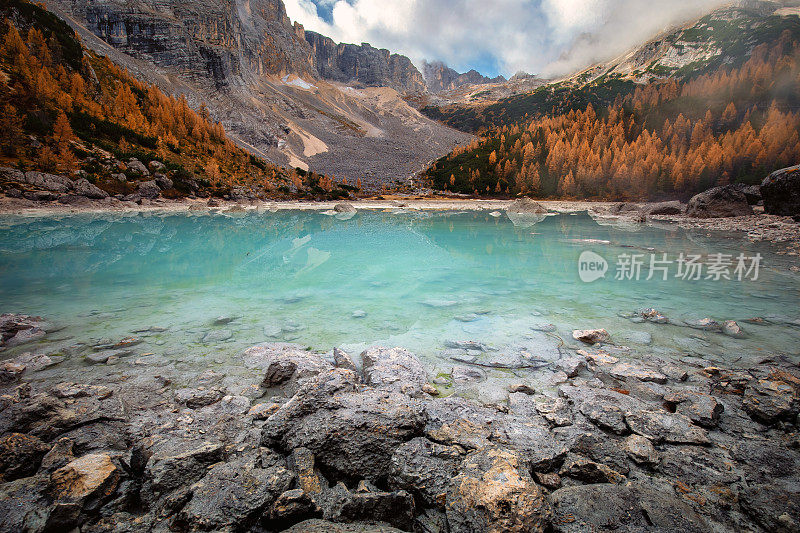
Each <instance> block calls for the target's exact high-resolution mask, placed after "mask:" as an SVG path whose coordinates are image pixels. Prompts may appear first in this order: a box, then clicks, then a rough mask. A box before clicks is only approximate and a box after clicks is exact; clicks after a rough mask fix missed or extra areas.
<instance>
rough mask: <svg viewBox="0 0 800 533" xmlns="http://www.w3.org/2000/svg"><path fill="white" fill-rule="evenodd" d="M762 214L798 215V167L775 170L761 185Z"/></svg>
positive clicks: (799, 181) (799, 167) (799, 168)
mask: <svg viewBox="0 0 800 533" xmlns="http://www.w3.org/2000/svg"><path fill="white" fill-rule="evenodd" d="M761 196H762V197H763V198H764V212H765V213H767V214H770V215H781V216H795V215H800V166H796V167H789V168H784V169H782V170H777V171H775V172H773V173H772V174H770V175H769V176H767V178H766V179H765V180H764V182H763V183H762V184H761Z"/></svg>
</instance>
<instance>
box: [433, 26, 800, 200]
mask: <svg viewBox="0 0 800 533" xmlns="http://www.w3.org/2000/svg"><path fill="white" fill-rule="evenodd" d="M720 13H721V12H716V13H715V14H714V16H715V17H719V16H720ZM747 16H748V17H751V16H755V15H753V14H752V12H750V14H748V15H747ZM706 20H708V19H706ZM752 27H753V28H755V30H754V31H751V32H738V35H737V36H736V37H735V39H733V41H732V42H733V43H734V44H736V46H743V43H748V44H747V47H746V48H738V50H746V51H747V54H746V55H745V56H743V57H740V56H739V55H738V52H735V51H734V50H737V48H735V47H734V48H731V47H730V46H732V45H730V46H727V47H720V48H721V49H723V54H721V55H717V56H715V57H714V58H707V59H706V60H704V62H703V63H702V64H698V63H697V61H692V63H691V64H693V65H695V66H694V67H692V68H687V67H686V66H685V65H684V66H683V67H680V68H678V70H676V71H675V73H674V76H673V77H669V78H662V77H660V76H655V75H654V76H651V77H650V78H648V79H649V81H648V82H647V83H644V84H640V83H635V82H634V80H633V79H630V77H631V76H632V77H637V78H640V77H641V74H637V73H636V71H635V70H633V71H631V72H630V73H629V74H624V73H623V72H616V73H613V74H609V75H607V76H605V75H604V76H602V77H601V78H602V79H598V80H596V81H593V82H590V83H585V84H580V83H577V82H576V83H575V84H574V85H568V84H560V85H559V86H556V87H548V88H544V89H540V90H539V91H536V92H535V93H533V94H531V95H527V96H526V97H521V98H517V99H514V100H509V101H504V102H500V103H498V104H497V105H496V106H495V107H494V109H493V111H494V114H491V115H490V114H486V109H484V110H483V113H484V114H482V115H469V114H468V113H467V112H466V111H465V110H462V113H463V114H462V115H461V116H458V115H450V116H449V118H450V120H453V119H454V118H458V119H464V120H465V123H469V121H473V122H472V124H473V125H477V126H479V127H485V123H486V122H489V123H492V122H494V121H497V122H498V123H501V124H502V123H504V122H505V123H507V124H509V125H503V126H502V127H498V128H494V129H490V130H488V131H487V132H486V133H485V135H484V137H483V138H482V139H480V140H478V141H475V142H473V143H472V144H471V145H469V146H467V147H463V148H459V149H457V150H456V151H454V152H453V153H451V154H450V155H448V156H446V157H444V158H442V159H440V160H439V161H437V162H436V163H435V164H434V165H433V166H432V167H431V168H430V169H429V170H428V171H427V173H426V176H427V177H428V178H429V179H430V180H431V182H432V184H433V185H434V187H435V188H438V189H444V190H449V191H453V192H461V193H472V194H479V195H487V196H493V195H497V196H507V195H520V194H522V195H531V196H536V197H554V198H555V197H557V198H564V197H566V198H574V197H579V198H602V199H614V200H629V199H637V200H639V199H658V198H682V199H686V198H688V197H689V196H691V195H692V194H695V193H697V192H700V191H702V190H705V189H708V188H710V187H712V186H715V185H723V184H728V183H742V184H753V183H759V182H760V181H761V180H762V179H763V178H764V177H765V176H766V175H767V174H769V173H770V172H771V171H773V170H776V169H779V168H783V167H786V166H789V165H792V164H797V162H798V161H800V113H798V112H797V110H798V109H800V18H798V17H797V16H795V15H793V16H788V17H778V16H768V17H764V18H763V19H762V21H761V23H758V24H754V25H753V26H752ZM777 31H780V33H778V34H777V35H775V33H776V32H777ZM760 41H764V42H760ZM717 42H720V41H719V40H718V41H717ZM754 42H759V43H760V44H758V45H756V46H754V47H753V48H750V47H749V45H750V44H752V43H754ZM724 50H727V52H725V51H724ZM720 57H722V58H723V59H720ZM652 61H662V60H661V59H653V60H651V59H648V60H647V61H646V62H645V63H646V64H648V65H652V64H653V63H652ZM620 64H621V63H616V65H620ZM627 64H631V63H630V62H628V63H627ZM615 68H616V67H615ZM545 106H547V107H549V109H546V107H545ZM526 117H527V118H526ZM487 119H489V120H487ZM484 121H486V122H484Z"/></svg>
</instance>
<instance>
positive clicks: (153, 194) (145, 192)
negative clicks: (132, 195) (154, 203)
mask: <svg viewBox="0 0 800 533" xmlns="http://www.w3.org/2000/svg"><path fill="white" fill-rule="evenodd" d="M136 194H138V195H139V196H140V197H141V198H150V199H153V198H158V195H159V194H161V188H160V187H159V186H158V184H157V183H156V181H155V180H150V181H140V182H139V183H138V184H137V185H136Z"/></svg>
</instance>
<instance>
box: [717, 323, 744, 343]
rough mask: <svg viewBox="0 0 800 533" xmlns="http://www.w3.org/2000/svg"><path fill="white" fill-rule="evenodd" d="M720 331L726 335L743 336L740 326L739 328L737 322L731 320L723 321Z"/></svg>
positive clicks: (738, 337)
mask: <svg viewBox="0 0 800 533" xmlns="http://www.w3.org/2000/svg"><path fill="white" fill-rule="evenodd" d="M722 332H723V333H724V334H725V335H728V336H730V337H735V338H737V339H740V338H742V337H744V332H743V331H742V328H740V327H739V324H737V323H736V322H735V321H733V320H727V321H726V322H725V323H723V324H722Z"/></svg>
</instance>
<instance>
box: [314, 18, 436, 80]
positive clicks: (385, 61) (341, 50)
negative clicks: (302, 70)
mask: <svg viewBox="0 0 800 533" xmlns="http://www.w3.org/2000/svg"><path fill="white" fill-rule="evenodd" d="M304 34H305V39H306V41H307V42H308V43H309V44H310V45H311V49H312V52H313V54H312V57H313V63H314V66H315V67H316V69H317V71H318V72H319V73H320V75H322V77H324V78H326V79H329V80H334V81H340V82H345V83H349V82H358V83H360V84H363V85H366V86H367V87H391V88H393V89H395V90H397V91H399V92H401V93H406V94H410V93H421V92H425V80H424V79H423V77H422V74H420V72H419V71H418V70H417V68H416V67H415V66H414V64H413V63H411V60H410V59H408V58H407V57H406V56H402V55H399V54H392V53H391V52H389V51H388V50H385V49H378V48H374V47H372V46H370V45H369V43H362V44H361V45H355V44H344V43H342V44H337V43H335V42H334V41H333V39H330V38H329V37H325V36H324V35H320V34H319V33H316V32H313V31H306V32H304Z"/></svg>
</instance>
